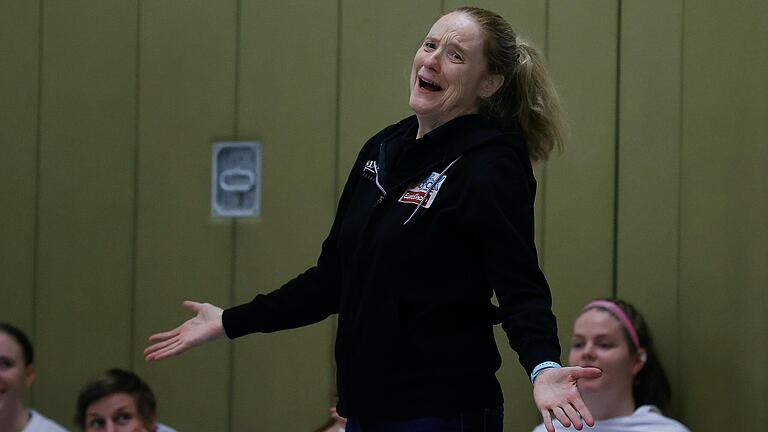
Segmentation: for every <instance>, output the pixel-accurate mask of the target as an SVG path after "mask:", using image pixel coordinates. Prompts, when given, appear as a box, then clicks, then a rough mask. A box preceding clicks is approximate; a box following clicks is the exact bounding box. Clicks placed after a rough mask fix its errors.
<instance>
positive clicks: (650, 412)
mask: <svg viewBox="0 0 768 432" xmlns="http://www.w3.org/2000/svg"><path fill="white" fill-rule="evenodd" d="M552 424H553V425H554V426H555V430H556V431H557V432H565V431H568V432H571V431H576V428H574V427H573V426H571V427H569V428H565V427H563V425H561V424H560V422H559V421H557V420H556V419H555V420H553V421H552ZM546 431H547V429H546V428H545V427H544V423H542V424H540V425H538V426H536V428H535V429H534V430H533V432H546ZM584 431H591V432H691V431H690V430H688V428H686V427H685V426H683V424H682V423H680V422H678V421H677V420H674V419H671V418H669V417H664V416H663V415H662V414H661V411H660V410H659V409H658V408H656V407H655V406H653V405H642V406H640V407H638V408H637V409H636V410H635V412H634V413H632V415H630V416H625V417H616V418H611V419H606V420H597V421H595V426H593V427H589V426H587V425H584V428H583V429H582V432H584Z"/></svg>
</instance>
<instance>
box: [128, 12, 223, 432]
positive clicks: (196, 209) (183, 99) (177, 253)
mask: <svg viewBox="0 0 768 432" xmlns="http://www.w3.org/2000/svg"><path fill="white" fill-rule="evenodd" d="M236 28H237V11H236V2H235V1H234V0H232V1H217V2H208V1H204V0H198V1H146V2H143V3H142V7H141V22H140V32H141V38H140V50H141V52H140V67H139V77H140V83H139V85H140V91H139V153H138V157H139V164H138V176H139V178H138V215H137V216H138V220H137V230H138V231H137V240H136V245H137V264H136V297H135V303H136V306H135V326H136V332H135V340H134V350H133V358H134V360H135V363H136V366H137V367H136V369H137V370H138V371H139V372H140V373H141V374H142V375H143V376H145V377H146V378H147V380H148V381H149V383H150V384H151V385H152V386H153V387H155V389H156V393H157V397H158V401H159V402H158V403H159V418H160V420H161V421H164V422H166V423H168V424H170V425H172V426H174V427H176V428H178V429H179V430H210V431H213V430H227V429H228V428H229V421H230V418H229V408H228V407H229V404H230V399H229V395H230V389H229V385H228V384H229V379H230V375H229V373H230V355H229V353H230V348H231V347H230V345H229V344H228V343H226V342H223V341H222V342H219V343H215V344H211V345H209V346H205V347H202V348H199V349H196V350H193V351H191V352H189V353H187V354H185V355H184V356H182V357H178V358H173V359H169V360H165V361H162V362H158V363H146V362H144V361H143V360H142V359H141V358H142V355H141V350H142V349H143V348H144V347H145V346H146V338H147V337H148V336H149V335H150V334H152V333H154V332H156V331H159V330H161V329H166V328H171V327H175V326H176V325H178V324H180V323H181V322H183V321H184V320H185V319H187V318H189V313H188V312H186V311H184V310H182V309H181V307H180V304H181V302H182V300H184V299H196V300H199V301H207V302H210V303H213V304H217V305H220V306H226V305H227V304H228V303H229V302H230V286H231V268H232V242H231V233H232V227H231V223H230V222H229V221H228V220H213V219H211V216H210V181H211V180H210V178H211V177H210V176H211V142H212V141H214V140H216V139H221V138H230V137H231V136H232V135H233V133H234V109H235V85H234V81H235V76H236V73H235V58H236V52H235V46H236Z"/></svg>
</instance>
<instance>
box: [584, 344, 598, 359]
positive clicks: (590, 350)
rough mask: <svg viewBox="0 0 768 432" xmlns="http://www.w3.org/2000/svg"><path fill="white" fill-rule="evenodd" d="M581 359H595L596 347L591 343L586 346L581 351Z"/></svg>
mask: <svg viewBox="0 0 768 432" xmlns="http://www.w3.org/2000/svg"><path fill="white" fill-rule="evenodd" d="M581 357H582V358H585V359H593V358H595V346H594V345H593V344H591V343H588V344H585V345H584V348H582V350H581Z"/></svg>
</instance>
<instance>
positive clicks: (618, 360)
mask: <svg viewBox="0 0 768 432" xmlns="http://www.w3.org/2000/svg"><path fill="white" fill-rule="evenodd" d="M568 363H569V364H570V365H571V366H582V367H596V368H599V369H601V370H602V371H603V374H602V376H600V377H599V378H595V379H581V380H579V382H578V388H579V392H580V393H581V395H582V398H583V400H584V402H585V403H586V405H587V407H588V408H589V410H590V412H591V413H592V415H593V416H594V418H595V426H594V427H593V428H590V427H585V429H584V430H590V431H599V432H627V431H631V432H646V431H647V432H689V431H688V429H687V428H686V427H685V426H683V425H682V424H681V423H679V422H678V421H676V420H673V419H671V418H669V417H665V416H664V415H662V414H661V409H663V408H664V407H666V406H667V405H668V403H669V400H670V396H671V390H670V387H669V380H668V379H667V375H666V373H665V372H664V368H663V367H662V366H661V362H660V361H659V358H658V357H657V356H656V352H655V350H654V347H653V340H652V339H651V333H650V330H649V329H648V326H647V324H646V323H645V320H644V319H643V317H642V315H640V313H639V312H638V311H637V309H635V308H634V306H632V305H631V304H629V303H627V302H625V301H622V300H618V299H610V300H595V301H592V302H589V303H587V305H586V306H585V307H584V309H583V310H582V313H581V315H579V317H578V318H577V319H576V321H575V322H574V324H573V331H572V336H571V351H570V354H569V356H568ZM553 423H554V426H555V429H556V430H557V431H571V430H575V429H573V428H566V427H563V425H562V424H560V423H559V422H557V421H553ZM544 430H545V428H544V425H543V424H541V425H539V426H538V427H536V429H534V432H543V431H544Z"/></svg>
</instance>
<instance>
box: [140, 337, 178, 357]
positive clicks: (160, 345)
mask: <svg viewBox="0 0 768 432" xmlns="http://www.w3.org/2000/svg"><path fill="white" fill-rule="evenodd" d="M177 340H179V338H176V337H174V338H171V339H166V340H164V341H161V342H158V343H156V344H154V345H151V346H149V347H147V349H145V350H144V355H145V356H146V355H147V354H152V353H154V352H157V351H160V350H161V349H163V348H165V347H167V346H168V345H171V344H172V343H174V342H176V341H177Z"/></svg>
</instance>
